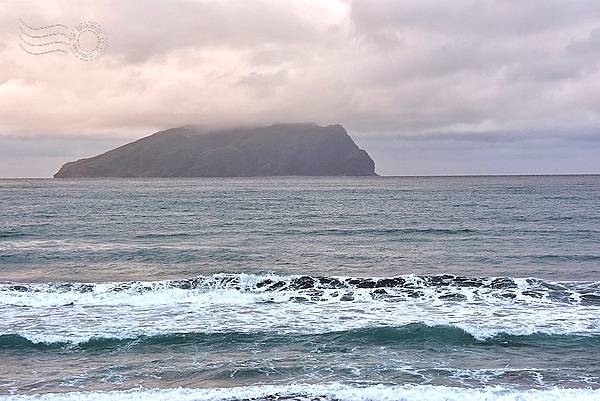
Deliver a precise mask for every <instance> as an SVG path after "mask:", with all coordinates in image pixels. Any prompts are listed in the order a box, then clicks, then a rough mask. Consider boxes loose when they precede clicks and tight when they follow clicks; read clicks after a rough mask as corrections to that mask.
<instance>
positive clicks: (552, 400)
mask: <svg viewBox="0 0 600 401" xmlns="http://www.w3.org/2000/svg"><path fill="white" fill-rule="evenodd" d="M269 396H271V397H270V398H269V399H272V400H277V399H289V398H286V397H294V398H293V399H294V400H299V401H302V400H314V399H316V397H321V398H320V399H326V400H340V401H374V400H382V401H455V400H456V401H564V400H573V401H597V400H599V399H600V390H591V389H560V388H553V389H547V390H515V389H510V388H504V387H487V388H480V389H473V388H458V387H444V386H427V385H424V386H421V385H402V386H385V385H375V386H366V387H362V386H353V385H345V384H330V385H300V384H298V385H290V386H249V387H234V388H218V389H188V388H178V389H162V390H158V389H157V390H146V389H135V390H128V391H106V392H105V391H97V392H73V393H62V394H43V395H16V396H0V400H15V401H17V400H43V401H104V400H110V401H112V400H122V401H159V400H160V401H163V400H172V401H221V400H223V401H225V400H228V401H229V400H230V401H234V400H248V399H257V400H261V399H266V397H269Z"/></svg>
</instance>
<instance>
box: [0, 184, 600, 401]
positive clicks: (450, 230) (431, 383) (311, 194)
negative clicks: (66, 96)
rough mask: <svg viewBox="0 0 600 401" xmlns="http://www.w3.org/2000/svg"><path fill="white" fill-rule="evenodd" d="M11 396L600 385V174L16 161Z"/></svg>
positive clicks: (0, 206) (495, 395) (476, 390)
mask: <svg viewBox="0 0 600 401" xmlns="http://www.w3.org/2000/svg"><path fill="white" fill-rule="evenodd" d="M0 400H182V401H184V400H185V401H192V400H255V401H258V400H269V401H278V400H319V401H325V400H339V401H351V400H390V401H392V400H398V401H400V400H408V401H413V400H414V401H420V400H461V401H469V400H487V401H492V400H493V401H495V400H503V401H509V400H514V401H517V400H521V401H527V400H544V401H546V400H600V176H522V177H521V176H519V177H518V176H510V177H501V176H493V177H397V178H396V177H370V178H244V179H224V178H223V179H103V180H52V179H15V180H0Z"/></svg>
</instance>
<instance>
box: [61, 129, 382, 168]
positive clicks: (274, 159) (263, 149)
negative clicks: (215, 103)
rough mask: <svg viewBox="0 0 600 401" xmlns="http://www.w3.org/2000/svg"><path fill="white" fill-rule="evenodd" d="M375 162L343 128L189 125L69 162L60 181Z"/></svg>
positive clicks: (362, 165)
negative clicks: (221, 127)
mask: <svg viewBox="0 0 600 401" xmlns="http://www.w3.org/2000/svg"><path fill="white" fill-rule="evenodd" d="M375 175H377V174H376V173H375V162H374V161H373V159H371V157H370V156H369V155H368V154H367V152H366V151H364V150H362V149H360V148H359V147H358V146H357V145H356V143H354V141H353V140H352V138H350V136H349V135H348V133H347V132H346V130H345V129H344V127H342V126H341V125H338V124H336V125H328V126H319V125H317V124H312V123H310V124H307V123H302V124H273V125H269V126H266V127H254V128H235V129H233V128H229V129H219V130H210V129H205V128H201V127H194V126H187V127H179V128H172V129H168V130H165V131H159V132H156V133H154V134H152V135H150V136H147V137H144V138H142V139H139V140H137V141H134V142H130V143H128V144H126V145H123V146H121V147H118V148H116V149H113V150H110V151H108V152H106V153H102V154H100V155H98V156H94V157H90V158H86V159H80V160H77V161H73V162H68V163H66V164H64V165H63V166H62V167H61V168H60V170H59V171H58V172H57V173H56V174H54V177H55V178H99V177H122V178H127V177H136V178H137V177H260V176H263V177H266V176H375Z"/></svg>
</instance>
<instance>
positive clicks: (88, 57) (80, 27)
mask: <svg viewBox="0 0 600 401" xmlns="http://www.w3.org/2000/svg"><path fill="white" fill-rule="evenodd" d="M19 22H20V25H19V31H20V32H19V38H20V40H21V41H20V43H19V46H20V47H21V49H23V51H25V52H26V53H28V54H31V55H34V56H40V55H45V54H57V53H63V54H72V55H73V56H75V57H77V58H78V59H80V60H83V61H93V60H96V59H97V58H98V57H100V56H102V55H103V54H104V53H105V52H106V50H107V49H108V36H107V35H106V32H105V31H104V29H103V28H102V26H101V25H100V24H98V23H97V22H94V21H84V22H81V23H79V24H77V25H75V26H74V27H69V26H67V25H64V24H52V25H46V26H33V25H30V24H28V23H27V22H25V21H24V20H23V19H20V20H19Z"/></svg>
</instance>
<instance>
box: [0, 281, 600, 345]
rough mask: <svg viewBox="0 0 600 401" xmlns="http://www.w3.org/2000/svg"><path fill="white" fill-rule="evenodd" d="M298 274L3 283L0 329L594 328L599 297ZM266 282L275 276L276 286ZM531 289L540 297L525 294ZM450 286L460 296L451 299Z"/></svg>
mask: <svg viewBox="0 0 600 401" xmlns="http://www.w3.org/2000/svg"><path fill="white" fill-rule="evenodd" d="M267 280H270V281H267ZM294 280H296V281H294ZM297 280H298V277H294V276H291V277H290V276H277V275H247V274H242V275H225V274H223V275H214V276H209V277H203V278H198V279H193V280H188V281H186V280H183V281H177V282H174V281H156V282H135V283H103V284H72V285H67V286H65V285H58V284H36V285H27V286H26V288H19V287H18V286H16V285H15V284H13V283H5V284H1V285H0V312H1V313H2V317H3V319H2V321H0V334H19V335H21V336H23V337H26V338H28V339H30V340H31V341H34V342H73V343H78V342H82V341H87V340H89V339H90V338H92V337H105V338H106V337H110V338H133V337H136V336H139V335H162V334H173V333H215V332H276V333H305V334H317V333H324V332H331V331H342V330H350V329H358V328H364V327H382V326H383V327H389V326H402V325H406V324H410V323H424V324H427V325H430V326H436V325H449V326H455V327H459V328H461V329H463V330H465V331H466V332H468V333H470V334H471V335H473V336H474V337H476V338H477V339H486V338H489V337H493V336H495V335H498V334H501V333H506V334H511V335H529V334H534V333H544V334H551V335H572V334H577V335H598V334H600V318H598V316H600V305H598V304H583V303H581V302H575V301H570V299H573V297H572V295H570V294H573V293H575V292H577V288H579V287H582V288H590V287H589V285H587V284H585V283H579V284H577V283H575V284H573V283H571V284H568V285H567V284H564V283H563V284H561V283H554V284H548V283H542V284H540V282H539V281H535V280H515V281H514V283H515V285H514V286H512V287H506V288H493V286H491V285H490V279H487V281H486V280H484V281H482V283H481V285H480V286H476V287H460V286H457V285H456V284H453V283H450V284H444V285H432V284H431V283H429V284H428V283H426V282H425V281H424V280H423V279H422V278H420V277H416V276H405V277H404V280H405V282H406V283H408V285H405V286H399V287H386V288H384V290H385V293H378V292H377V291H376V290H378V289H375V288H362V287H361V286H360V284H359V285H353V284H348V282H347V281H344V280H345V279H344V278H341V279H340V281H339V282H340V283H341V284H339V285H338V284H336V285H328V284H323V283H320V282H318V280H315V282H314V285H309V286H304V287H307V288H304V287H303V286H302V285H299V284H298V281H297ZM265 282H268V283H271V284H269V285H274V283H282V284H280V285H281V286H280V287H277V286H276V288H275V289H273V287H269V285H265V284H264V283H265ZM278 285H279V284H278ZM586 285H587V287H586ZM545 286H551V287H553V288H555V289H552V290H548V289H547V288H546V287H545ZM332 287H333V288H332ZM591 289H592V290H595V289H594V287H591ZM534 290H535V291H537V294H538V295H539V297H538V296H536V297H533V296H531V295H527V292H526V291H534ZM415 293H418V294H417V296H414V295H415ZM449 294H450V295H452V294H455V296H457V297H458V298H451V297H450V298H448V297H447V296H448V295H449ZM457 294H458V295H457ZM506 294H511V295H510V296H509V297H507V296H506ZM556 294H558V295H560V296H557V295H556ZM552 297H554V298H552ZM565 299H568V300H565Z"/></svg>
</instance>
